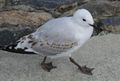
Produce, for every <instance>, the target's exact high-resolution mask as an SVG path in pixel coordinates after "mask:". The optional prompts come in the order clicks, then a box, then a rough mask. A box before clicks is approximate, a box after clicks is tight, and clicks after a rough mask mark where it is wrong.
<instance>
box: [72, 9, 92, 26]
mask: <svg viewBox="0 0 120 81" xmlns="http://www.w3.org/2000/svg"><path fill="white" fill-rule="evenodd" d="M73 19H74V20H75V22H76V23H77V24H80V25H81V26H83V27H90V26H92V25H93V24H94V20H93V17H92V15H91V13H90V12H89V11H88V10H86V9H79V10H77V11H76V12H75V13H74V15H73Z"/></svg>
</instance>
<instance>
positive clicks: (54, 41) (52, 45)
mask: <svg viewBox="0 0 120 81" xmlns="http://www.w3.org/2000/svg"><path fill="white" fill-rule="evenodd" d="M94 28H96V26H94V20H93V17H92V15H91V13H90V12H89V11H88V10H86V9H78V10H77V11H76V12H75V13H74V14H73V16H70V17H60V18H56V19H51V20H49V21H47V22H46V23H45V24H43V25H42V26H40V27H39V28H38V29H37V30H36V31H35V32H33V33H31V34H29V35H26V36H24V37H21V38H20V39H19V40H18V41H17V43H15V44H11V45H8V46H6V47H4V48H3V49H2V50H6V51H10V52H16V53H29V54H31V53H35V54H39V55H42V56H44V59H43V61H42V62H41V67H42V69H43V70H45V71H48V72H50V71H51V70H52V69H55V68H56V66H53V64H52V62H48V63H46V59H47V57H50V58H51V59H53V58H58V57H64V56H68V57H69V60H70V62H72V63H73V64H74V65H76V66H77V67H78V69H79V70H80V71H81V72H82V73H84V74H88V75H92V74H93V73H92V70H93V69H94V68H88V67H87V66H86V65H85V66H81V65H79V64H78V63H77V62H76V61H75V60H74V59H73V58H72V56H71V54H73V52H74V51H76V50H77V49H79V48H80V47H81V46H82V45H83V44H84V43H85V42H86V41H87V40H88V39H90V37H91V35H92V33H93V29H94Z"/></svg>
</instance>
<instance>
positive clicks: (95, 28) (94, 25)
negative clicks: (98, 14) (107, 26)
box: [89, 24, 98, 29]
mask: <svg viewBox="0 0 120 81" xmlns="http://www.w3.org/2000/svg"><path fill="white" fill-rule="evenodd" d="M89 25H90V26H92V27H93V28H95V29H97V28H98V27H97V26H95V25H94V24H89Z"/></svg>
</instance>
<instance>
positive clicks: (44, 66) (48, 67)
mask: <svg viewBox="0 0 120 81" xmlns="http://www.w3.org/2000/svg"><path fill="white" fill-rule="evenodd" d="M41 67H42V69H43V70H45V71H47V72H50V71H51V70H52V69H55V68H57V67H56V66H53V64H52V62H50V63H41Z"/></svg>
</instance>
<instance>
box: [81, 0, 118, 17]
mask: <svg viewBox="0 0 120 81" xmlns="http://www.w3.org/2000/svg"><path fill="white" fill-rule="evenodd" d="M119 4H120V1H113V2H109V1H103V0H97V1H90V2H88V3H86V4H84V5H81V6H80V7H79V8H86V9H88V10H89V11H90V12H91V13H92V15H93V16H94V18H104V17H109V16H116V15H119V16H120V5H119Z"/></svg>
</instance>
